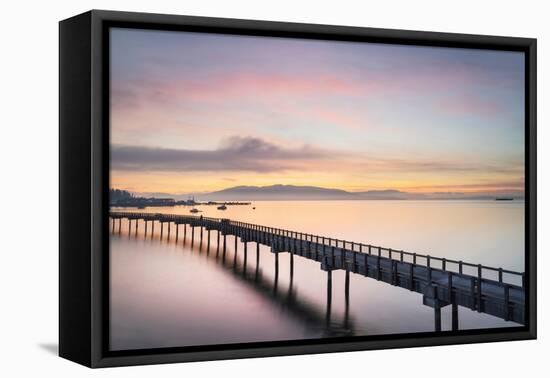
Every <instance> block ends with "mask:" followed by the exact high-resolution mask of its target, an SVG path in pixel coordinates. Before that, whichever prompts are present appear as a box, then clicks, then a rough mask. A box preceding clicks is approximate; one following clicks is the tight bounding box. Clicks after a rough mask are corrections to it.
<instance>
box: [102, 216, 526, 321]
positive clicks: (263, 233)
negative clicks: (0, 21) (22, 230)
mask: <svg viewBox="0 0 550 378" xmlns="http://www.w3.org/2000/svg"><path fill="white" fill-rule="evenodd" d="M110 218H111V219H112V231H113V232H115V226H116V220H117V219H118V220H119V221H118V231H119V232H120V229H121V219H122V218H127V219H128V220H129V223H128V227H129V232H131V228H132V221H133V220H135V232H136V233H137V229H138V221H139V220H142V221H143V222H144V225H145V234H147V225H148V223H149V222H151V232H152V233H153V232H154V225H155V222H158V223H160V227H161V238H162V236H163V233H164V224H167V237H168V238H169V237H170V232H171V224H172V223H174V224H175V226H176V230H175V232H176V238H177V237H178V233H179V225H184V237H185V236H186V234H187V228H188V227H187V226H189V227H190V232H191V245H193V243H194V242H195V228H196V227H199V229H200V231H199V232H200V236H199V243H200V244H201V245H202V239H203V230H206V232H207V233H208V238H207V240H208V244H209V243H210V232H211V231H217V246H218V247H217V248H218V249H219V248H221V249H222V251H223V253H225V250H226V242H227V235H233V236H235V251H236V250H237V238H240V240H241V242H242V243H243V249H244V257H243V258H244V259H245V261H246V258H247V248H248V247H247V245H248V243H250V242H255V243H257V244H256V246H257V248H259V244H263V245H267V246H270V247H271V251H272V252H273V253H274V254H275V277H276V278H275V282H274V287H276V286H277V277H278V265H279V256H278V254H279V253H281V252H289V253H290V264H291V265H290V270H291V275H292V274H293V261H294V255H298V256H301V257H304V258H307V259H310V260H314V261H318V262H320V263H321V269H323V270H325V271H327V316H326V317H327V321H330V307H331V288H332V273H331V272H332V271H333V270H336V269H343V270H345V271H346V282H345V290H346V293H345V298H346V313H347V310H348V306H349V274H350V272H352V273H356V274H360V275H363V276H366V277H371V278H374V279H377V280H379V281H383V282H387V283H390V284H391V285H394V286H398V287H402V288H405V289H408V290H411V291H415V292H418V293H421V294H423V303H424V304H425V305H427V306H430V307H432V308H433V309H434V320H435V330H436V331H440V330H441V308H442V307H444V306H447V305H451V307H452V311H451V314H452V329H453V330H456V329H458V306H463V307H466V308H470V309H471V310H475V311H478V312H483V313H487V314H490V315H493V316H496V317H499V318H502V319H504V320H510V321H514V322H517V323H521V324H525V290H524V284H523V282H524V274H523V273H519V272H514V271H509V270H505V269H502V268H492V267H488V266H483V265H480V264H471V263H467V262H463V261H455V260H450V259H445V258H439V257H433V256H429V255H420V254H416V253H410V252H405V251H399V250H393V249H391V248H382V247H375V246H372V245H366V244H361V243H355V242H349V241H344V240H338V239H334V238H328V237H324V236H318V235H311V234H306V233H300V232H295V231H289V230H283V229H278V228H273V227H266V226H261V225H256V224H249V223H243V222H238V221H233V220H229V219H219V218H207V217H202V216H201V217H195V216H189V215H172V214H152V213H134V212H111V213H110ZM220 238H222V239H223V241H222V242H221V243H220ZM209 247H210V246H209V245H208V248H209ZM235 257H236V255H235ZM491 274H492V276H490V275H491ZM514 280H515V281H516V282H514ZM517 281H519V283H518V282H517Z"/></svg>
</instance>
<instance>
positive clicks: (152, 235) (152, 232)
mask: <svg viewBox="0 0 550 378" xmlns="http://www.w3.org/2000/svg"><path fill="white" fill-rule="evenodd" d="M154 236H155V220H154V219H153V220H152V221H151V239H153V237H154Z"/></svg>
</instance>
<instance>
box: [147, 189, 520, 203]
mask: <svg viewBox="0 0 550 378" xmlns="http://www.w3.org/2000/svg"><path fill="white" fill-rule="evenodd" d="M143 194H145V195H146V196H150V197H157V198H166V197H170V198H175V199H176V200H181V199H187V198H188V197H190V196H192V197H194V198H195V199H196V200H198V201H276V200H302V201H304V200H415V199H416V200H421V199H477V200H483V199H489V200H494V199H496V198H499V197H506V198H513V199H522V198H523V193H521V192H510V191H507V192H494V193H460V192H437V193H411V192H404V191H400V190H395V189H387V190H369V191H364V192H348V191H345V190H341V189H331V188H321V187H317V186H296V185H270V186H235V187H231V188H227V189H223V190H219V191H215V192H210V193H194V194H180V195H174V194H168V193H143Z"/></svg>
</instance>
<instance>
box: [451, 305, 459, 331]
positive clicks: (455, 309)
mask: <svg viewBox="0 0 550 378" xmlns="http://www.w3.org/2000/svg"><path fill="white" fill-rule="evenodd" d="M451 323H452V330H453V331H458V305H457V304H456V303H452V304H451Z"/></svg>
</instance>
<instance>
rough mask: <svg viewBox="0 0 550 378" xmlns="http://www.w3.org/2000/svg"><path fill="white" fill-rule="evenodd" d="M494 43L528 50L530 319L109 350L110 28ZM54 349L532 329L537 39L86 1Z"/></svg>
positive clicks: (79, 354)
mask: <svg viewBox="0 0 550 378" xmlns="http://www.w3.org/2000/svg"><path fill="white" fill-rule="evenodd" d="M112 26H119V27H134V28H142V29H155V30H159V29H160V30H186V31H195V32H210V33H212V32H213V33H224V34H240V35H254V36H279V37H291V38H296V37H299V38H311V39H328V40H343V41H363V42H379V43H393V44H409V45H422V46H449V47H466V48H472V49H496V50H511V51H521V52H524V53H525V59H526V70H525V85H526V88H525V136H526V137H525V151H526V159H525V165H526V166H525V174H526V176H525V185H526V187H525V203H526V215H525V216H526V217H525V229H526V237H525V252H526V256H525V262H526V270H525V287H526V306H527V309H526V311H527V313H526V318H527V319H528V322H527V325H526V326H523V327H514V328H510V329H483V330H463V331H449V332H444V333H442V334H438V335H436V334H435V333H432V332H427V333H413V334H396V335H384V336H365V337H359V336H356V337H352V338H349V337H348V338H345V337H342V338H334V339H332V338H331V339H323V340H321V341H319V340H303V341H298V342H296V341H292V342H290V341H287V342H262V343H250V344H248V343H247V344H231V345H217V346H201V347H182V348H162V349H150V350H145V349H144V350H136V351H131V352H128V351H126V352H110V351H108V349H107V348H106V345H107V340H108V338H107V335H108V316H109V312H108V310H109V309H108V303H109V302H108V296H109V290H108V261H109V259H108V251H109V241H108V215H109V207H108V190H109V188H108V182H109V132H108V123H109V118H108V116H109V114H108V109H109V90H108V89H109V70H108V63H109V55H108V49H107V46H108V43H109V41H108V38H107V37H108V33H107V31H108V28H109V27H112ZM59 46H60V47H59V89H60V95H59V128H60V132H59V171H60V174H59V186H60V192H59V203H60V205H59V213H60V214H59V215H60V216H59V219H60V223H59V354H60V356H62V357H64V358H67V359H69V360H72V361H75V362H77V363H80V364H83V365H86V366H89V367H108V366H119V365H137V364H155V363H168V362H185V361H200V360H217V359H230V358H245V357H264V356H278V355H296V354H308V353H326V352H343V351H354V350H369V349H385V348H406V347H418V346H433V345H447V344H459V343H480V342H495V341H506V340H525V339H534V338H536V327H537V326H536V322H537V318H536V305H537V304H536V302H537V301H536V203H537V195H536V39H530V38H515V37H497V36H485V35H467V34H450V33H434V32H419V31H406V30H386V29H375V28H359V27H347V26H346V27H344V26H329V25H312V24H298V23H285V22H268V21H251V20H237V19H224V18H207V17H190V16H176V15H162V14H145V13H129V12H114V11H103V10H92V11H89V12H86V13H83V14H81V15H78V16H75V17H72V18H69V19H66V20H63V21H61V22H60V24H59Z"/></svg>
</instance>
